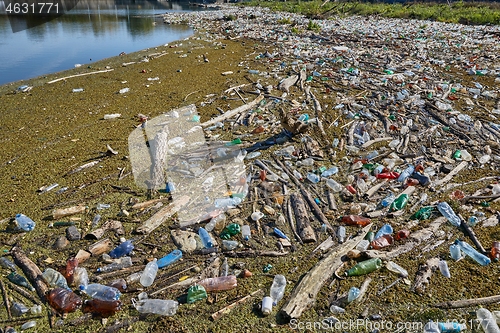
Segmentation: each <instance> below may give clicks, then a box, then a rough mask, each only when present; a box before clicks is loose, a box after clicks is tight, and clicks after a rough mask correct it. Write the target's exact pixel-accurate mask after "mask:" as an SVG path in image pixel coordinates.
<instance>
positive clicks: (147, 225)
mask: <svg viewBox="0 0 500 333" xmlns="http://www.w3.org/2000/svg"><path fill="white" fill-rule="evenodd" d="M188 202H189V197H188V196H187V195H183V196H181V197H179V198H177V199H176V200H174V202H172V203H170V204H168V205H167V206H165V207H163V208H162V209H161V210H159V211H158V212H157V213H156V214H154V215H153V216H151V217H150V218H149V219H148V220H146V221H145V222H144V224H142V225H141V226H140V227H139V228H137V232H138V233H141V234H149V233H150V232H151V231H153V230H155V229H156V228H158V227H159V226H160V225H161V224H162V223H163V222H165V221H166V220H167V219H168V218H169V217H171V216H172V215H174V214H175V213H176V212H177V211H178V210H179V209H180V208H181V207H183V206H184V205H186V204H187V203H188Z"/></svg>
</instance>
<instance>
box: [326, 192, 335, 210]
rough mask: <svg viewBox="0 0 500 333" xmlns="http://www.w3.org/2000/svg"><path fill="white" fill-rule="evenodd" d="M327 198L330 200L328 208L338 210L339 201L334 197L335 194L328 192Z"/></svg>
mask: <svg viewBox="0 0 500 333" xmlns="http://www.w3.org/2000/svg"><path fill="white" fill-rule="evenodd" d="M327 198H328V207H329V208H330V209H331V210H337V209H338V207H337V201H336V200H335V196H334V195H333V192H332V191H330V190H328V191H327Z"/></svg>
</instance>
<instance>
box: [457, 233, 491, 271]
mask: <svg viewBox="0 0 500 333" xmlns="http://www.w3.org/2000/svg"><path fill="white" fill-rule="evenodd" d="M455 244H456V245H458V246H459V247H460V250H462V252H463V253H465V254H466V255H468V256H469V257H471V258H472V259H474V260H475V261H476V262H477V263H478V264H479V265H481V266H486V265H488V264H489V263H491V259H490V258H488V257H487V256H485V255H483V254H481V253H479V252H478V251H476V249H474V248H473V247H472V246H470V245H469V244H467V243H466V242H464V241H461V240H459V239H457V240H456V241H455Z"/></svg>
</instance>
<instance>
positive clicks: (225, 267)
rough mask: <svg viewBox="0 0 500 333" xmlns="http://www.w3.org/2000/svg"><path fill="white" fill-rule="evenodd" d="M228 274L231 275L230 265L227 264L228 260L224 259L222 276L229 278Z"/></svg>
mask: <svg viewBox="0 0 500 333" xmlns="http://www.w3.org/2000/svg"><path fill="white" fill-rule="evenodd" d="M228 273H229V265H228V263H227V258H224V261H223V262H222V265H221V274H220V276H227V275H228Z"/></svg>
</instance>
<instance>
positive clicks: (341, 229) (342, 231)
mask: <svg viewBox="0 0 500 333" xmlns="http://www.w3.org/2000/svg"><path fill="white" fill-rule="evenodd" d="M345 236H346V231H345V227H344V226H343V225H341V226H339V227H338V228H337V239H338V240H339V243H341V244H342V243H344V241H345Z"/></svg>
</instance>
